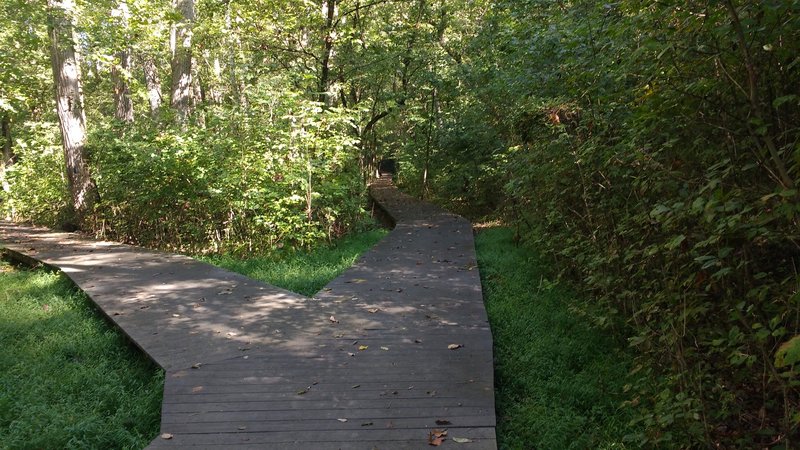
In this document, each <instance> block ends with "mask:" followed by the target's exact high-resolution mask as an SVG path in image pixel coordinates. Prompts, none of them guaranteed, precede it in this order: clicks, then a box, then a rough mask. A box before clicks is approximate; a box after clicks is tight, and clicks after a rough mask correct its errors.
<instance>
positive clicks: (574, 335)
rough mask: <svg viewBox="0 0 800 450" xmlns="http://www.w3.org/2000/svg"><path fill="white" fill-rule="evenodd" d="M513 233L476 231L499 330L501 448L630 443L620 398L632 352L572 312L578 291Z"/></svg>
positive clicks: (494, 324) (483, 275)
mask: <svg viewBox="0 0 800 450" xmlns="http://www.w3.org/2000/svg"><path fill="white" fill-rule="evenodd" d="M512 236H513V233H512V232H511V231H510V230H508V229H503V228H493V229H486V230H484V231H482V232H480V233H479V234H478V235H477V238H476V247H477V252H478V261H479V265H480V270H481V279H482V282H483V292H484V298H485V301H486V307H487V312H488V314H489V320H490V322H491V327H492V334H493V336H494V346H495V376H496V378H495V386H496V394H497V413H498V426H497V435H498V440H499V443H500V447H501V448H509V449H588V448H592V449H596V448H602V449H612V448H614V449H620V448H625V445H623V444H622V438H623V436H624V435H626V434H628V433H629V430H627V429H626V428H627V423H628V422H629V420H630V417H629V415H628V412H627V411H625V410H622V409H620V405H621V403H622V402H623V400H624V398H623V393H622V392H623V386H624V385H625V383H626V378H627V373H628V371H629V367H630V364H631V356H630V354H628V353H627V352H626V350H625V345H624V343H621V341H620V340H619V339H614V338H613V337H612V336H610V335H609V334H608V333H606V332H604V331H602V330H598V329H596V328H593V327H592V326H591V325H590V324H588V323H587V321H586V320H585V319H584V318H582V317H581V316H579V315H576V314H574V313H573V312H572V309H571V307H572V306H575V305H577V304H578V302H579V300H578V299H576V297H575V295H574V293H573V292H571V291H570V290H569V289H567V288H565V287H563V286H560V285H559V284H558V283H553V282H548V281H547V280H546V277H547V272H546V270H545V267H543V266H542V263H541V262H540V260H539V259H538V258H537V256H536V255H535V254H533V253H532V252H531V251H530V250H529V249H524V248H520V247H517V246H516V245H515V244H514V242H513V240H512ZM582 306H585V305H582Z"/></svg>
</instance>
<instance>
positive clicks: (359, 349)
mask: <svg viewBox="0 0 800 450" xmlns="http://www.w3.org/2000/svg"><path fill="white" fill-rule="evenodd" d="M368 348H369V345H359V346H358V351H360V352H363V351H364V350H366V349H368Z"/></svg>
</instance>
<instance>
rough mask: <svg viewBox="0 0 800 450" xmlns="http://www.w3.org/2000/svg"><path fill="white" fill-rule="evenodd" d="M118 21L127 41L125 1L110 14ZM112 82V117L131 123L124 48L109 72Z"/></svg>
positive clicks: (128, 60)
mask: <svg viewBox="0 0 800 450" xmlns="http://www.w3.org/2000/svg"><path fill="white" fill-rule="evenodd" d="M111 15H112V16H115V17H117V18H118V19H119V21H120V27H121V28H122V30H123V33H122V35H123V36H124V38H125V39H126V41H129V40H130V39H129V36H128V35H129V33H128V22H129V21H130V11H129V10H128V4H127V3H126V2H125V0H122V1H120V2H119V4H118V5H117V7H116V8H115V9H114V10H113V11H112V12H111ZM111 76H112V78H113V80H114V105H115V106H116V108H115V111H114V117H115V118H116V119H117V120H120V121H122V122H128V123H131V122H133V101H132V100H131V93H130V87H129V86H128V79H130V76H131V50H130V48H126V49H124V50H122V51H120V52H118V53H117V65H116V66H114V68H113V70H112V71H111Z"/></svg>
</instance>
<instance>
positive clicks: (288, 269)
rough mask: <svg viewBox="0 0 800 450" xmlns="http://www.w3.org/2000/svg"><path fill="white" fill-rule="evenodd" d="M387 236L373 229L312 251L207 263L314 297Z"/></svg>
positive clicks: (210, 258)
mask: <svg viewBox="0 0 800 450" xmlns="http://www.w3.org/2000/svg"><path fill="white" fill-rule="evenodd" d="M386 234H387V231H386V230H385V229H383V228H373V229H371V230H368V231H363V232H361V233H354V234H351V235H347V236H345V237H343V238H340V239H339V240H337V241H335V242H334V243H333V244H332V245H320V246H317V247H315V248H313V249H311V250H287V251H279V252H273V253H271V254H266V255H257V256H251V257H249V258H236V257H232V256H227V255H215V256H207V257H204V258H203V260H205V261H206V262H208V263H211V264H214V265H217V266H220V267H223V268H225V269H228V270H231V271H234V272H238V273H241V274H242V275H245V276H248V277H250V278H253V279H255V280H260V281H263V282H265V283H269V284H272V285H275V286H278V287H282V288H284V289H287V290H290V291H292V292H297V293H298V294H303V295H305V296H312V295H314V294H316V293H317V292H319V291H320V289H322V288H323V287H324V286H325V285H326V284H328V283H329V282H330V281H331V280H333V279H334V278H336V277H337V276H339V274H341V273H342V272H344V271H345V270H346V269H348V268H349V267H350V266H352V265H353V264H354V263H355V262H356V260H357V259H358V257H359V256H361V254H362V253H364V252H366V251H367V250H369V249H370V248H372V247H373V246H374V245H375V244H377V243H378V241H380V240H381V239H383V237H384V236H386Z"/></svg>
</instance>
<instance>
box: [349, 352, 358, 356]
mask: <svg viewBox="0 0 800 450" xmlns="http://www.w3.org/2000/svg"><path fill="white" fill-rule="evenodd" d="M347 356H356V354H355V353H351V352H347Z"/></svg>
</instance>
